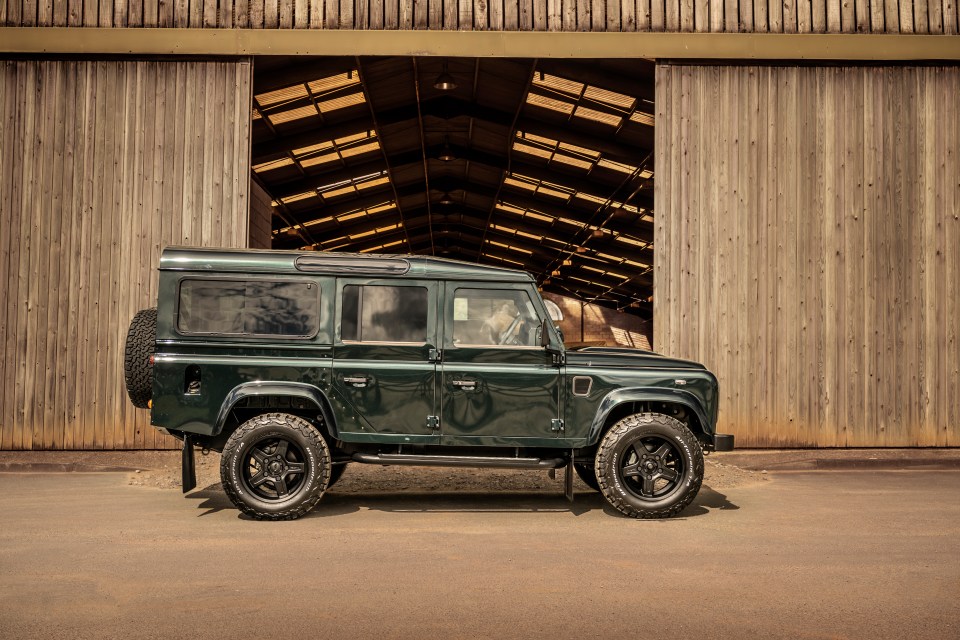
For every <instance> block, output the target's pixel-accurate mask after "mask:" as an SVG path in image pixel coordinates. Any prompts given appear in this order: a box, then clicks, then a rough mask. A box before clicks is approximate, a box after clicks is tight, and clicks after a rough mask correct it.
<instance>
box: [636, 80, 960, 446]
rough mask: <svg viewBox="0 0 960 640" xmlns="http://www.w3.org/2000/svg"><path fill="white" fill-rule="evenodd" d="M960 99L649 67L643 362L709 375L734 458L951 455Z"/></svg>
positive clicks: (876, 86)
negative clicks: (735, 449)
mask: <svg viewBox="0 0 960 640" xmlns="http://www.w3.org/2000/svg"><path fill="white" fill-rule="evenodd" d="M958 92H960V68H957V67H732V66H729V67H728V66H725V67H717V66H715V67H698V66H683V65H660V66H658V68H657V128H656V154H657V158H656V166H657V181H656V185H655V189H656V201H657V215H656V234H657V235H656V239H657V242H656V243H655V247H656V249H655V250H656V261H655V278H656V292H655V296H654V347H655V348H656V349H657V350H658V351H661V352H664V353H666V354H668V355H672V356H679V357H686V358H692V359H695V360H700V361H702V362H704V363H705V364H706V365H707V366H708V367H709V368H710V369H711V370H713V371H714V372H715V373H716V374H717V376H718V378H719V380H720V391H721V404H720V422H721V425H720V428H721V430H724V431H726V432H730V433H734V434H736V436H737V440H738V443H739V444H740V445H741V446H759V447H765V446H800V447H803V446H813V447H832V446H900V447H903V446H956V445H958V444H960V426H958V420H957V415H956V414H957V408H956V407H957V403H956V402H954V401H953V399H955V398H957V397H960V349H958V346H957V341H958V323H957V322H955V321H954V319H955V318H956V315H954V314H956V313H958V309H957V296H955V295H952V292H954V291H956V290H957V287H958V286H960V216H958V214H957V210H958V209H957V207H958V203H960V199H958V197H960V157H958V153H957V149H960V114H958V112H957V110H956V109H955V108H954V107H953V104H954V103H955V101H956V96H957V95H958ZM704 160H706V161H704Z"/></svg>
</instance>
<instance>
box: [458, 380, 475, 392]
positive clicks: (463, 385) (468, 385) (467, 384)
mask: <svg viewBox="0 0 960 640" xmlns="http://www.w3.org/2000/svg"><path fill="white" fill-rule="evenodd" d="M453 386H455V387H458V388H460V389H462V390H464V391H474V390H476V388H477V381H476V380H454V381H453Z"/></svg>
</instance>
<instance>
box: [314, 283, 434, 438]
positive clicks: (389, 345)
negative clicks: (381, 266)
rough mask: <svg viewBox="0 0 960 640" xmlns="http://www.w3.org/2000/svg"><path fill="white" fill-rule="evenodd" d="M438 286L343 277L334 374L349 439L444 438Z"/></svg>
mask: <svg viewBox="0 0 960 640" xmlns="http://www.w3.org/2000/svg"><path fill="white" fill-rule="evenodd" d="M438 288H439V287H438V285H437V283H436V282H432V281H428V280H407V279H404V280H391V279H382V280H376V279H340V280H339V281H338V284H337V324H336V329H335V333H336V342H335V345H334V365H333V381H332V382H333V388H334V395H335V397H336V400H335V404H336V405H337V406H336V407H335V411H336V412H337V414H338V416H337V417H338V420H337V422H338V424H339V427H340V433H341V435H342V437H343V438H344V440H348V441H352V442H398V443H407V442H409V443H420V444H429V443H436V442H438V441H439V431H438V429H439V424H438V420H437V419H436V418H434V416H436V406H437V404H438V398H437V384H436V381H437V380H436V375H437V373H436V363H435V354H436V350H437V304H438V303H437V299H438Z"/></svg>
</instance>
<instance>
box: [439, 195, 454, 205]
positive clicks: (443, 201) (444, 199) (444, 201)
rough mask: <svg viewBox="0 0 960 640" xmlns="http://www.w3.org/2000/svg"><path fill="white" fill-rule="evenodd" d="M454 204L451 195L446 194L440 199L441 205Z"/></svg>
mask: <svg viewBox="0 0 960 640" xmlns="http://www.w3.org/2000/svg"><path fill="white" fill-rule="evenodd" d="M453 203H454V200H453V198H451V197H450V194H449V193H444V194H443V197H442V198H440V204H443V205H450V204H453Z"/></svg>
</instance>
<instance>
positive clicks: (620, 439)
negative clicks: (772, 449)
mask: <svg viewBox="0 0 960 640" xmlns="http://www.w3.org/2000/svg"><path fill="white" fill-rule="evenodd" d="M594 468H595V470H596V474H597V480H598V482H599V484H600V491H601V493H603V495H604V497H605V498H606V499H607V501H608V502H609V503H610V504H611V505H612V506H613V507H615V508H616V509H617V510H618V511H620V512H621V513H623V514H625V515H628V516H630V517H633V518H667V517H670V516H673V515H676V514H678V513H680V512H681V511H682V510H683V509H684V508H686V506H687V505H689V504H690V503H691V502H692V501H693V499H694V498H695V497H696V495H697V492H698V491H699V490H700V486H701V484H702V483H703V449H702V448H701V447H700V443H699V441H698V440H697V438H696V436H694V435H693V433H691V432H690V430H689V429H688V428H687V427H686V425H684V424H683V423H682V422H680V421H678V420H676V419H674V418H671V417H670V416H666V415H662V414H658V413H644V414H636V415H632V416H628V417H626V418H624V419H623V420H621V421H620V422H618V423H617V424H615V425H614V426H613V427H611V429H610V430H609V431H608V432H607V434H606V435H605V436H604V437H603V440H601V442H600V447H599V449H598V450H597V457H596V463H595V467H594Z"/></svg>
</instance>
